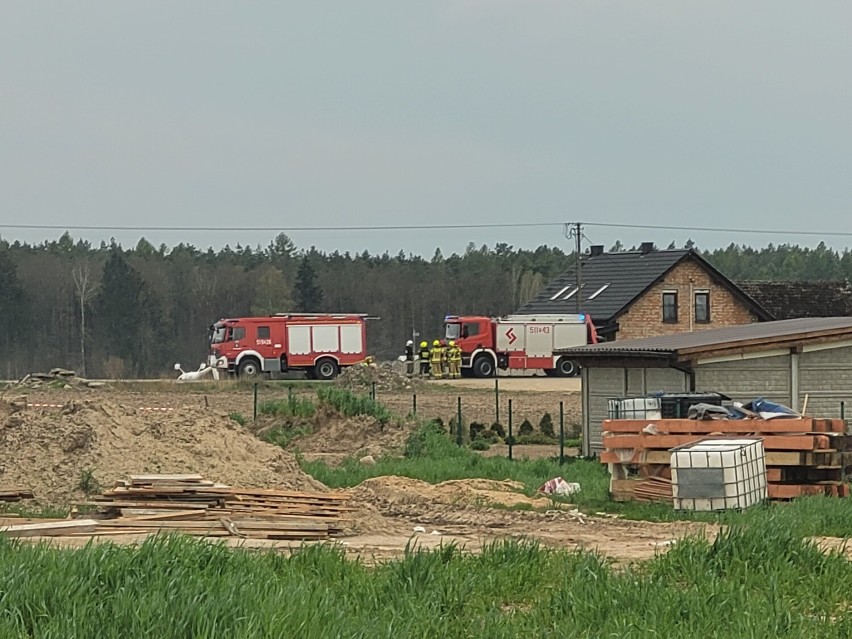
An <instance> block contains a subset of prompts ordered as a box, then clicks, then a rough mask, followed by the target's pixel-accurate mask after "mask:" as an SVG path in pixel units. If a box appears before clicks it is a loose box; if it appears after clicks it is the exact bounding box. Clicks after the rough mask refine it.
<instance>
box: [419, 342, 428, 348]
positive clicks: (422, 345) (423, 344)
mask: <svg viewBox="0 0 852 639" xmlns="http://www.w3.org/2000/svg"><path fill="white" fill-rule="evenodd" d="M427 346H429V344H427V343H426V342H420V348H426V347H427Z"/></svg>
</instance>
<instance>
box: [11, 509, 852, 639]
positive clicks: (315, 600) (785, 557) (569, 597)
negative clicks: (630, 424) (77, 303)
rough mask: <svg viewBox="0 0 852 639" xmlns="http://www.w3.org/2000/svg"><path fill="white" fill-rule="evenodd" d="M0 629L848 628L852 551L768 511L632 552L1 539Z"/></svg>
mask: <svg viewBox="0 0 852 639" xmlns="http://www.w3.org/2000/svg"><path fill="white" fill-rule="evenodd" d="M0 567H2V570H0V636H2V637H4V638H5V637H9V638H18V637H39V638H42V639H49V638H50V639H54V638H55V639H66V638H68V637H76V638H88V637H91V638H96V637H97V638H100V639H108V638H115V639H126V638H130V637H157V638H158V639H169V638H172V637H175V638H178V637H180V638H185V637H191V638H199V639H200V638H207V637H209V638H216V639H219V638H221V637H241V638H250V637H251V638H253V637H270V638H273V637H274V638H279V637H299V638H301V639H310V638H314V637H315V638H317V639H320V638H322V639H325V638H327V637H344V638H348V637H352V638H363V639H368V638H369V639H373V638H378V637H394V638H397V637H417V638H420V637H442V638H445V637H446V638H449V637H487V638H490V639H495V638H501V637H506V638H510V637H511V638H514V637H532V636H535V637H550V636H554V637H562V636H564V637H667V638H669V639H673V638H678V637H684V638H686V637H689V638H694V637H731V638H736V639H740V638H742V637H767V638H769V637H796V638H802V637H824V638H826V639H830V638H834V637H848V636H852V615H850V614H847V610H848V609H849V606H850V603H852V564H850V563H849V562H848V561H847V560H846V559H845V558H843V557H842V556H841V555H839V554H823V553H822V552H820V551H819V550H818V549H817V548H816V547H815V546H814V545H812V544H809V543H806V542H803V541H802V540H801V539H800V538H799V537H797V536H796V535H795V534H793V533H791V532H790V531H787V530H785V528H784V525H783V522H781V521H778V520H776V519H775V518H774V517H768V518H766V519H764V520H762V521H761V522H760V523H759V525H758V524H750V525H748V526H744V527H737V528H735V529H732V530H730V531H729V532H727V533H726V534H723V535H722V536H720V537H719V538H718V539H717V540H716V541H715V542H714V543H712V544H711V543H708V542H705V541H698V540H686V541H683V542H681V543H679V544H676V545H675V546H674V547H673V548H672V549H671V550H670V551H669V552H668V554H666V555H662V556H658V557H657V558H655V559H653V560H651V561H649V562H646V563H644V564H641V565H634V566H630V567H626V568H624V567H621V568H613V567H610V566H609V565H608V564H607V563H606V562H604V561H602V560H601V559H599V558H598V557H596V556H594V555H592V554H589V553H585V552H568V551H557V550H547V549H544V548H541V547H538V546H536V545H533V544H526V543H523V542H506V543H498V544H494V545H491V546H488V547H486V548H485V549H484V550H483V551H482V553H481V554H479V555H473V554H468V553H464V552H461V551H460V550H459V549H457V548H455V547H452V546H448V547H444V548H442V549H438V550H434V551H417V550H416V549H412V550H410V551H408V552H407V553H406V555H405V556H404V557H403V558H401V559H398V560H393V561H389V562H387V563H383V564H379V565H377V566H366V565H364V564H362V563H360V562H358V561H354V560H349V559H346V558H345V556H344V555H343V553H342V551H341V550H339V549H337V548H333V547H322V546H316V547H310V548H305V549H303V550H301V551H299V552H297V553H295V554H294V555H292V556H285V555H283V554H277V553H274V552H256V551H247V550H233V549H228V548H225V547H222V546H211V545H207V544H205V543H203V542H197V541H192V540H189V539H186V538H179V537H173V538H168V537H161V538H155V539H150V540H148V541H146V542H145V543H144V544H142V545H141V546H140V547H138V548H133V547H119V546H113V545H109V544H104V545H89V546H87V547H85V548H83V549H78V550H68V549H65V550H63V549H57V548H51V547H48V546H28V545H26V544H17V543H13V542H9V541H0Z"/></svg>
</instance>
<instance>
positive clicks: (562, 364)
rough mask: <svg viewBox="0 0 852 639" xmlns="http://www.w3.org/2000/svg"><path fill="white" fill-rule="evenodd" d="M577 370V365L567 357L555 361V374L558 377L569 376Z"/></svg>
mask: <svg viewBox="0 0 852 639" xmlns="http://www.w3.org/2000/svg"><path fill="white" fill-rule="evenodd" d="M576 372H577V365H576V364H574V362H572V361H571V360H570V359H568V358H567V357H563V358H562V359H560V360H559V361H558V362H556V374H557V375H558V376H559V377H571V376H573V375H574V374H575V373H576Z"/></svg>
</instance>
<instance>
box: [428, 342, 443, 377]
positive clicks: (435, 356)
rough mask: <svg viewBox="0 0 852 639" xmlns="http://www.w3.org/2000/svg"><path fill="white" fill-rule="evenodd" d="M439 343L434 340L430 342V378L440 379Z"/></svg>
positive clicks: (440, 350)
mask: <svg viewBox="0 0 852 639" xmlns="http://www.w3.org/2000/svg"><path fill="white" fill-rule="evenodd" d="M441 352H442V349H441V342H439V341H438V340H435V341H434V342H432V350H430V351H429V363H430V364H431V367H432V377H433V378H434V379H441Z"/></svg>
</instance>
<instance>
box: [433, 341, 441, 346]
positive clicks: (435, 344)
mask: <svg viewBox="0 0 852 639" xmlns="http://www.w3.org/2000/svg"><path fill="white" fill-rule="evenodd" d="M440 345H441V342H439V341H438V340H435V341H434V342H432V346H440Z"/></svg>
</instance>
